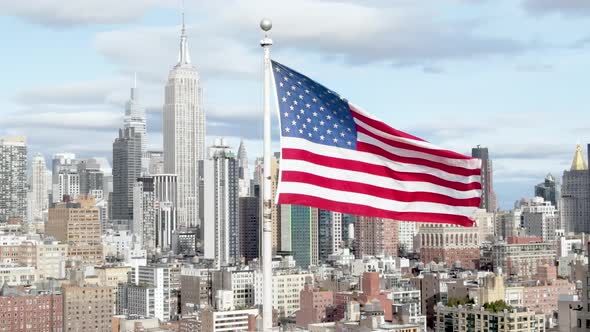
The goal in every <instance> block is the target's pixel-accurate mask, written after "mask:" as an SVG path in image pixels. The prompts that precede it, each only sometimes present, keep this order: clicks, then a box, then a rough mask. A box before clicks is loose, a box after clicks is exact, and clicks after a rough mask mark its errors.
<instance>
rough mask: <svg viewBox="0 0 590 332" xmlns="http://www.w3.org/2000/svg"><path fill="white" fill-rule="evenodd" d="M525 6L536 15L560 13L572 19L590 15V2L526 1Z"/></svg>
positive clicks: (564, 0)
mask: <svg viewBox="0 0 590 332" xmlns="http://www.w3.org/2000/svg"><path fill="white" fill-rule="evenodd" d="M523 6H524V8H525V9H526V10H528V11H529V12H531V13H534V14H552V13H559V14H562V15H566V16H570V17H571V16H585V15H590V1H588V0H524V1H523Z"/></svg>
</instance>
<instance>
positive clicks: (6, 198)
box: [0, 137, 27, 223]
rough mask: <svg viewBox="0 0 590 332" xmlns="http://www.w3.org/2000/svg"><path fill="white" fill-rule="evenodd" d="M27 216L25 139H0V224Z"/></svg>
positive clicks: (23, 218)
mask: <svg viewBox="0 0 590 332" xmlns="http://www.w3.org/2000/svg"><path fill="white" fill-rule="evenodd" d="M26 216H27V143H26V138H25V137H16V138H6V139H4V138H0V223H1V222H5V221H7V220H8V219H10V218H20V219H21V220H25V218H26Z"/></svg>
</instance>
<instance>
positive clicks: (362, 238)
mask: <svg viewBox="0 0 590 332" xmlns="http://www.w3.org/2000/svg"><path fill="white" fill-rule="evenodd" d="M354 236H355V242H354V243H355V255H356V256H357V257H363V256H375V255H385V256H397V254H398V246H399V221H397V220H392V219H384V218H373V217H360V216H357V217H356V221H355V223H354Z"/></svg>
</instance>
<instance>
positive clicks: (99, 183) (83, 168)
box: [77, 158, 104, 199]
mask: <svg viewBox="0 0 590 332" xmlns="http://www.w3.org/2000/svg"><path fill="white" fill-rule="evenodd" d="M77 169H78V174H79V177H80V194H82V195H88V194H91V195H93V196H95V198H96V199H101V198H102V197H96V196H97V195H98V194H97V193H98V191H100V192H101V195H102V196H104V173H103V171H102V170H101V165H100V163H99V162H98V160H96V159H95V158H90V159H85V160H80V162H79V163H78V165H77Z"/></svg>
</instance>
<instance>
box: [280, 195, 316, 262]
mask: <svg viewBox="0 0 590 332" xmlns="http://www.w3.org/2000/svg"><path fill="white" fill-rule="evenodd" d="M281 223H282V225H281V228H282V232H283V233H282V234H281V245H282V250H283V251H291V252H292V254H293V258H294V259H295V263H296V264H297V266H300V267H302V268H304V269H307V268H308V267H309V266H310V265H317V264H318V258H319V247H318V209H316V208H310V207H308V206H299V205H288V204H285V205H281ZM287 228H289V230H288V232H287ZM323 240H324V239H322V241H323Z"/></svg>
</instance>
